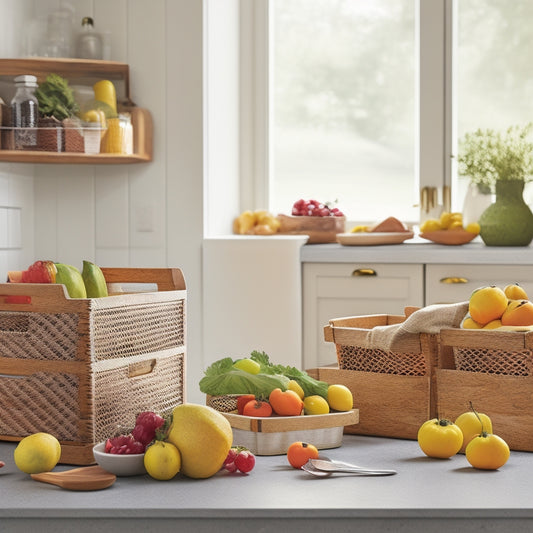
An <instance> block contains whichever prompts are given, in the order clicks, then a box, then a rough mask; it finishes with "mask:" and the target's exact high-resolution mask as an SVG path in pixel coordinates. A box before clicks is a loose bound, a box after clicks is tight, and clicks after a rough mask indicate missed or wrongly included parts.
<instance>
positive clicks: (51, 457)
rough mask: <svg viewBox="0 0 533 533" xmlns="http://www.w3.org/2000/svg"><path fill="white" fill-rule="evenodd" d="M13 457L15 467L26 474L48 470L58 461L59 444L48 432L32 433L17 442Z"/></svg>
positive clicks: (59, 453) (59, 454) (59, 455)
mask: <svg viewBox="0 0 533 533" xmlns="http://www.w3.org/2000/svg"><path fill="white" fill-rule="evenodd" d="M13 457H14V459H15V464H16V465H17V468H18V469H19V470H22V471H23V472H25V473H26V474H38V473H40V472H50V470H53V469H54V467H55V466H56V465H57V463H58V462H59V458H60V457H61V445H60V444H59V441H58V440H57V439H56V438H55V437H54V436H53V435H50V433H42V432H40V433H34V434H33V435H28V436H27V437H24V438H23V439H22V440H21V441H20V442H19V443H18V445H17V447H16V448H15V452H14V454H13Z"/></svg>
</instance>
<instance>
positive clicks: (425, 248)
mask: <svg viewBox="0 0 533 533" xmlns="http://www.w3.org/2000/svg"><path fill="white" fill-rule="evenodd" d="M300 259H301V261H302V262H303V263H352V262H361V261H371V262H374V263H380V262H382V263H417V264H420V263H425V264H429V263H442V264H446V263H454V264H475V263H487V264H491V265H532V264H533V246H531V245H530V246H486V245H485V244H484V243H483V242H482V241H481V239H480V238H479V237H477V238H476V239H475V240H474V241H472V242H470V243H468V244H463V245H460V246H447V245H443V244H434V243H432V242H429V241H425V240H424V239H422V238H420V237H418V238H416V237H415V238H414V239H410V240H408V241H405V242H404V243H402V244H388V245H376V246H343V245H341V244H337V243H332V244H306V245H304V246H302V247H301V249H300Z"/></svg>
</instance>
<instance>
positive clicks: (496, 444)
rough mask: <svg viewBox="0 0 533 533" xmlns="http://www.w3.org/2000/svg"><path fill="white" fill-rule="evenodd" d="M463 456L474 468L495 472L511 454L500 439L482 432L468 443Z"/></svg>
mask: <svg viewBox="0 0 533 533" xmlns="http://www.w3.org/2000/svg"><path fill="white" fill-rule="evenodd" d="M465 455H466V459H467V461H468V462H469V463H470V464H471V465H472V466H473V467H474V468H480V469H481V470H497V469H498V468H500V467H501V466H503V465H504V464H505V463H506V462H507V460H508V459H509V456H510V455H511V452H510V450H509V446H508V445H507V443H506V442H505V441H504V440H503V439H502V438H501V437H498V435H493V434H492V433H487V432H486V431H483V433H481V434H480V435H478V436H477V437H474V438H473V439H472V440H471V441H470V442H469V444H468V446H467V447H466V451H465Z"/></svg>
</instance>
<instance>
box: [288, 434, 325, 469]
mask: <svg viewBox="0 0 533 533" xmlns="http://www.w3.org/2000/svg"><path fill="white" fill-rule="evenodd" d="M309 459H318V449H317V448H316V446H314V445H313V444H309V443H308V442H301V441H297V442H293V443H292V444H291V445H290V446H289V448H288V449H287V460H288V461H289V463H290V464H291V466H292V467H293V468H302V466H303V465H304V464H305V463H307V461H309Z"/></svg>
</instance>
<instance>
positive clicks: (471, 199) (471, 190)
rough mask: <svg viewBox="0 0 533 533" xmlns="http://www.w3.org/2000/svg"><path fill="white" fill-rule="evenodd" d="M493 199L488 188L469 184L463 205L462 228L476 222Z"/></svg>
mask: <svg viewBox="0 0 533 533" xmlns="http://www.w3.org/2000/svg"><path fill="white" fill-rule="evenodd" d="M492 202H493V198H492V194H491V193H490V190H488V188H482V187H480V186H479V185H477V184H475V183H470V184H469V185H468V189H467V191H466V195H465V199H464V203H463V226H465V227H466V226H467V225H468V224H470V223H471V222H477V221H478V220H479V217H480V216H481V213H483V211H485V209H487V207H489V205H490V204H492Z"/></svg>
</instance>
